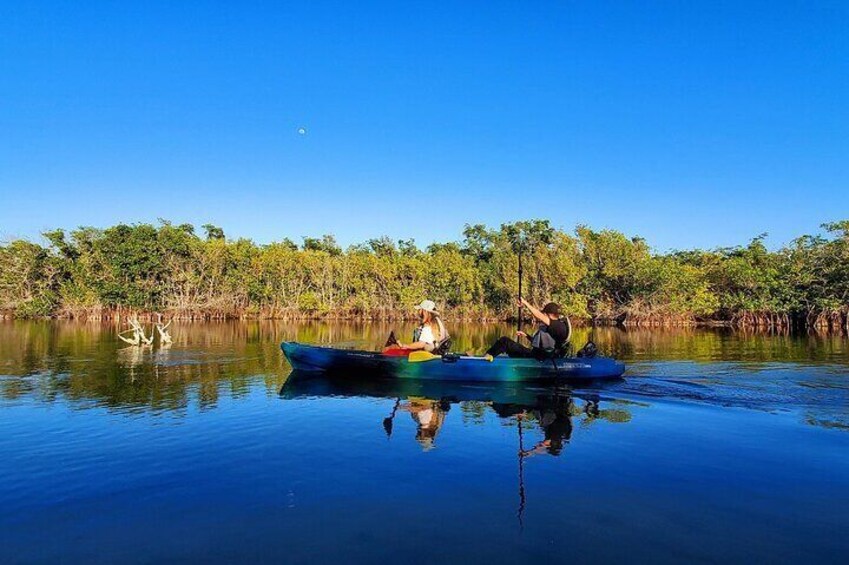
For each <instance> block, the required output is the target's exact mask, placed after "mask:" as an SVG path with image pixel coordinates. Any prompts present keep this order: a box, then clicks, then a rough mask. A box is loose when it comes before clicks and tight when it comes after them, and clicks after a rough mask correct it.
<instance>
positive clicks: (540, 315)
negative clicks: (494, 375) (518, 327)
mask: <svg viewBox="0 0 849 565" xmlns="http://www.w3.org/2000/svg"><path fill="white" fill-rule="evenodd" d="M519 305H520V306H523V307H525V308H527V309H528V311H529V312H530V313H531V315H533V317H534V318H535V319H536V320H537V321H538V322H539V328H538V329H537V332H536V333H535V334H534V335H533V336H528V334H526V333H525V332H522V331H519V332H516V336H517V337H521V338H525V339H527V340H529V341H530V342H531V347H528V346H526V345H523V344H521V343H519V342H518V341H516V340H514V339H510V338H509V337H507V336H502V337H500V338H498V341H496V342H495V343H493V344H492V347H490V348H489V349H488V350H487V352H486V356H485V357H486V359H487V360H488V361H492V360H493V358H494V357H497V356H498V355H501V354H502V353H506V354H507V355H508V356H510V357H519V358H543V357H550V356H551V355H552V354H554V353H555V352H557V351H560V350H561V349H562V348H563V346H564V345H566V344H567V343H568V342H569V338H570V337H571V335H572V325H571V323H570V322H569V318H566V317H563V316H561V315H560V306H558V305H557V304H556V303H554V302H549V303H548V304H546V305H545V306H544V307H543V308H542V310H539V309H537V308H536V307H535V306H533V305H532V304H530V303H529V302H528V301H527V300H525V299H524V298H522V299H520V300H519Z"/></svg>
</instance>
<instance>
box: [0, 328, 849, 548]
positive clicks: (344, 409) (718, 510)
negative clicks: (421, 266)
mask: <svg viewBox="0 0 849 565" xmlns="http://www.w3.org/2000/svg"><path fill="white" fill-rule="evenodd" d="M388 329H389V326H386V325H379V324H374V325H369V326H365V327H364V326H356V325H336V326H332V325H317V324H313V325H302V326H293V325H285V324H272V323H267V324H265V323H258V324H248V323H233V324H217V325H213V324H210V325H190V326H177V327H176V328H174V335H175V343H174V344H173V345H172V346H171V347H169V348H154V349H152V350H150V349H145V350H137V349H125V348H123V347H122V344H121V343H120V342H119V341H118V340H117V339H116V338H115V332H114V329H113V328H112V327H111V326H108V325H100V324H89V325H85V324H69V323H18V322H7V323H0V562H4V563H5V562H8V563H30V562H44V563H56V562H68V563H73V562H86V563H91V562H109V563H114V562H141V563H144V562H160V561H185V560H192V561H204V562H239V561H244V560H248V559H250V560H262V561H272V560H273V561H284V562H310V563H314V562H337V561H340V560H344V561H345V562H365V561H369V562H390V561H391V562H401V563H433V562H446V561H447V562H467V561H469V560H473V561H474V562H485V563H502V562H516V561H519V560H538V559H543V560H545V561H557V562H565V561H567V560H568V561H578V562H587V561H629V562H634V561H644V562H645V561H651V562H680V561H684V560H687V561H728V560H732V561H737V562H741V561H754V560H757V561H761V562H763V561H770V562H790V561H798V560H806V561H810V562H816V561H823V562H835V563H836V562H838V561H843V562H845V558H846V555H847V552H849V535H847V533H846V532H847V528H849V341H847V340H846V338H841V337H834V338H817V337H808V336H806V337H786V336H773V337H769V336H758V335H740V334H733V333H730V332H711V331H655V332H646V331H641V332H627V333H626V332H621V331H618V330H613V329H610V330H600V331H597V332H596V334H595V336H594V338H595V340H596V342H597V343H598V344H599V345H600V347H601V349H603V350H604V351H606V352H609V353H612V354H615V355H616V356H618V357H621V358H623V359H624V360H625V361H626V362H628V364H629V371H628V373H627V377H628V378H627V379H626V380H624V381H623V382H619V383H613V384H609V385H605V386H603V387H599V388H584V389H578V390H567V389H559V390H548V389H545V388H534V389H525V388H518V387H503V386H502V387H499V386H496V387H463V386H457V385H451V386H441V385H438V384H431V385H427V386H426V387H420V386H416V385H415V384H407V385H405V386H404V387H399V386H393V385H392V384H391V383H374V382H372V383H359V384H358V383H350V382H328V381H326V380H321V379H319V380H304V379H301V378H297V377H296V378H293V379H288V373H289V368H288V367H287V366H286V363H285V361H284V360H283V358H282V356H281V354H280V352H279V348H278V343H279V342H280V341H281V340H283V339H299V340H302V341H309V342H316V343H333V344H338V345H341V346H347V347H355V346H356V347H366V348H376V347H377V346H378V345H380V343H381V342H382V340H383V339H384V336H385V334H386V333H387V332H388ZM452 330H453V332H452V333H453V334H454V335H455V336H457V339H456V340H455V342H456V345H457V347H458V348H459V349H461V350H464V351H476V352H480V351H481V350H482V349H484V348H485V347H486V345H487V344H488V343H489V341H491V340H492V339H494V337H496V336H497V335H498V334H499V332H501V331H509V328H502V327H499V326H494V325H493V326H477V327H463V326H455V327H453V328H452ZM402 331H403V332H407V331H409V328H408V327H407V328H403V330H402ZM585 338H586V332H584V333H582V334H580V335H579V337H578V341H582V340H583V339H585ZM287 380H288V382H287ZM545 561H543V562H545Z"/></svg>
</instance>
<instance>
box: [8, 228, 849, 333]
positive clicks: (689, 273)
mask: <svg viewBox="0 0 849 565" xmlns="http://www.w3.org/2000/svg"><path fill="white" fill-rule="evenodd" d="M823 227H824V228H825V230H826V236H803V237H800V238H798V239H797V240H795V241H793V242H792V243H791V244H790V245H789V246H787V247H785V248H782V249H779V250H777V251H770V250H769V249H767V248H766V246H765V245H764V243H763V236H759V237H757V238H755V239H753V240H752V241H751V242H750V243H749V244H748V245H745V246H741V247H733V248H727V249H716V250H711V251H702V250H692V251H678V252H673V253H668V254H658V253H652V251H651V249H650V247H649V245H648V244H647V243H646V242H645V241H644V240H642V239H640V238H628V237H626V236H625V235H623V234H621V233H619V232H616V231H610V230H603V231H594V230H592V229H590V228H588V227H585V226H579V227H578V228H577V229H576V230H575V232H574V233H565V232H563V231H560V230H557V229H554V228H553V227H552V226H551V225H550V223H549V222H547V221H539V220H537V221H529V222H517V223H514V224H507V225H503V226H501V227H500V228H499V229H490V228H488V227H486V226H481V225H476V226H467V227H466V229H465V230H464V232H463V238H462V240H460V241H457V242H449V243H439V244H433V245H430V246H429V247H427V248H426V249H420V248H418V247H417V246H416V245H415V243H414V242H413V241H399V242H395V241H392V240H390V239H388V238H385V237H384V238H380V239H372V240H369V241H367V242H365V243H363V244H360V245H354V246H351V247H349V248H348V249H342V248H341V247H340V246H339V245H337V243H336V241H335V240H334V238H333V237H332V236H324V237H321V238H304V240H303V242H302V243H301V244H300V245H297V244H296V243H294V242H293V241H291V240H288V239H285V240H283V241H281V242H276V243H271V244H268V245H257V244H255V243H253V242H252V241H250V240H246V239H228V238H226V237H225V234H224V232H223V230H222V229H221V228H219V227H217V226H213V225H210V224H207V225H204V226H203V227H202V229H203V231H204V235H202V236H201V235H198V234H197V233H196V231H195V228H194V227H193V226H191V225H188V224H183V225H173V224H171V223H169V222H165V221H162V222H161V223H160V225H158V226H154V225H150V224H137V225H125V224H119V225H116V226H114V227H111V228H108V229H104V230H100V229H94V228H79V229H77V230H74V231H71V232H69V233H68V232H65V231H63V230H55V231H51V232H47V233H45V234H44V237H45V239H46V244H45V245H39V244H36V243H32V242H28V241H21V240H16V241H11V242H9V243H7V244H4V245H2V246H0V311H2V312H4V313H6V314H7V315H13V316H18V317H39V316H62V317H76V318H103V317H110V316H112V315H114V314H115V313H116V312H122V311H124V312H126V311H132V312H136V313H144V312H166V313H168V314H169V315H174V316H178V317H181V318H186V319H207V318H225V317H242V318H318V317H323V316H333V317H351V318H359V317H362V318H381V319H391V318H396V317H400V316H405V315H407V314H409V308H410V305H412V304H415V303H417V302H418V301H420V300H421V299H422V298H423V297H428V298H431V299H433V300H435V301H437V303H438V304H440V305H441V306H442V307H443V308H444V309H445V310H447V311H448V312H449V313H450V315H451V316H454V317H455V318H468V319H477V318H490V319H506V318H508V317H509V316H511V315H513V314H514V312H515V310H514V308H513V306H514V299H513V297H514V296H515V294H516V290H517V286H518V276H517V268H518V256H517V250H519V249H524V250H525V251H524V271H525V289H526V294H527V295H528V296H529V298H530V299H531V300H532V301H536V302H544V301H546V300H555V301H558V302H560V303H561V304H562V305H563V306H564V307H565V308H566V309H567V311H568V312H570V313H571V314H572V315H573V316H574V317H576V318H583V319H587V320H589V319H592V320H596V321H602V322H611V321H616V322H623V323H627V324H642V325H659V324H687V323H694V322H727V323H734V324H736V325H741V326H762V327H789V326H793V325H799V326H807V327H831V328H833V329H838V328H841V329H846V328H847V312H849V221H844V222H839V223H834V224H827V225H825V226H823Z"/></svg>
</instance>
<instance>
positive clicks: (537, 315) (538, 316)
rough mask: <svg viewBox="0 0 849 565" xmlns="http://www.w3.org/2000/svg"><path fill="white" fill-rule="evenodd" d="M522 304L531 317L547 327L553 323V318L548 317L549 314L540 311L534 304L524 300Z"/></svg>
mask: <svg viewBox="0 0 849 565" xmlns="http://www.w3.org/2000/svg"><path fill="white" fill-rule="evenodd" d="M520 304H521V305H522V306H524V307H525V308H527V309H528V311H529V312H530V313H531V315H532V316H533V317H534V318H536V319H537V320H539V321H540V322H542V323H543V324H545V325H546V326H547V325H548V324H550V323H551V318H549V317H548V314H544V313H543V312H542V310H538V309H537V308H536V307H535V306H534V305H533V304H531V303H530V302H528V301H527V300H525V299H524V298H522V300H521V301H520Z"/></svg>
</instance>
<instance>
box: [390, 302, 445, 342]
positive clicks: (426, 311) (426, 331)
mask: <svg viewBox="0 0 849 565" xmlns="http://www.w3.org/2000/svg"><path fill="white" fill-rule="evenodd" d="M416 312H417V314H418V316H419V322H420V323H419V325H418V327H417V328H416V329H415V330H414V331H413V342H412V343H401V342H400V341H398V340H397V339H395V333H394V332H393V333H392V334H390V338H389V341H387V342H386V349H384V353H386V352H390V351H397V350H403V351H407V352H409V351H417V350H420V349H423V350H425V351H430V352H434V351H439V350H440V349H441V347H442V345H443V344H445V343H446V342H447V340H448V337H449V336H448V330H446V329H445V325H444V324H443V323H442V319H441V318H440V317H439V313H438V312H437V311H436V304H435V303H434V302H433V301H432V300H422V302H421V304H419V305H417V306H416Z"/></svg>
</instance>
